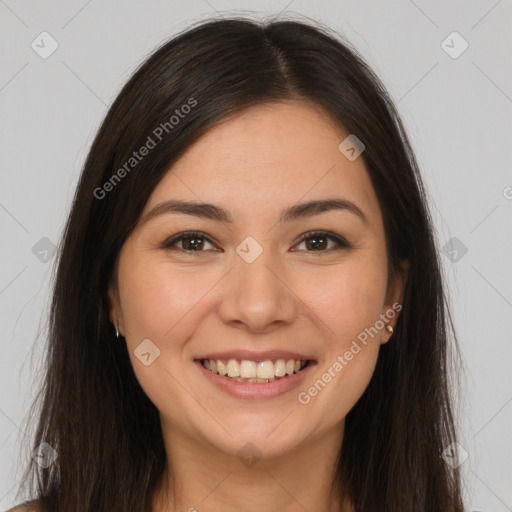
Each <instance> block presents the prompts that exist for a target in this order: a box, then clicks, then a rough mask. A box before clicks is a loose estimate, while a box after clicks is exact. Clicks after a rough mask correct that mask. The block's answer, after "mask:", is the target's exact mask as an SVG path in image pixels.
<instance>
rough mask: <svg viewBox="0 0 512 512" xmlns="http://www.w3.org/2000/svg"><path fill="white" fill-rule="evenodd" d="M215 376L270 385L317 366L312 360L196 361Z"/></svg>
mask: <svg viewBox="0 0 512 512" xmlns="http://www.w3.org/2000/svg"><path fill="white" fill-rule="evenodd" d="M195 361H196V362H198V363H200V364H201V365H202V366H203V368H205V369H206V370H208V371H209V372H211V373H212V374H214V375H219V376H221V377H225V378H226V379H229V380H233V381H236V382H242V383H247V384H269V383H272V382H275V381H278V380H282V379H287V378H289V377H290V376H293V375H296V374H298V373H301V372H302V371H304V370H305V369H306V368H308V367H309V366H311V365H313V364H315V361H314V360H312V359H307V360H306V359H283V358H279V359H266V360H263V361H253V360H250V359H196V360H195Z"/></svg>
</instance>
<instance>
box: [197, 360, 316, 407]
mask: <svg viewBox="0 0 512 512" xmlns="http://www.w3.org/2000/svg"><path fill="white" fill-rule="evenodd" d="M283 353H284V352H280V354H283ZM230 355H233V353H231V354H230ZM244 358H245V357H244ZM244 358H242V359H244ZM265 358H266V359H272V357H265ZM204 359H208V358H207V357H205V358H204ZM212 359H215V358H214V357H212ZM217 359H219V358H217ZM231 359H235V358H234V357H232V358H231ZM245 359H249V358H248V357H246V358H245ZM278 359H279V358H278ZM283 359H285V358H283ZM290 359H294V358H293V357H290ZM263 360H264V359H263ZM309 361H310V362H309V364H308V365H307V366H306V367H305V368H304V369H303V370H301V371H300V372H299V373H294V374H293V375H288V376H287V377H283V378H282V379H278V380H275V381H274V382H269V383H267V384H258V383H257V382H238V381H236V380H233V379H230V378H228V377H224V376H222V375H217V374H215V373H212V372H211V371H210V370H207V369H206V368H205V367H204V366H203V365H202V364H201V360H197V359H196V360H194V363H195V365H196V366H197V368H198V369H199V371H200V372H201V373H202V374H203V375H204V376H205V377H206V378H207V379H208V380H209V382H210V383H212V384H213V385H214V386H215V387H217V389H220V390H221V391H224V392H225V393H228V394H230V395H231V396H234V397H236V398H244V399H250V400H251V399H252V400H261V399H268V398H275V397H278V396H281V395H284V394H286V393H289V392H290V391H292V390H293V389H295V388H297V387H299V386H300V385H301V384H302V383H303V382H304V380H305V379H306V378H307V377H308V375H309V374H310V372H311V371H312V369H313V367H314V366H315V365H316V361H314V360H311V359H310V360H309Z"/></svg>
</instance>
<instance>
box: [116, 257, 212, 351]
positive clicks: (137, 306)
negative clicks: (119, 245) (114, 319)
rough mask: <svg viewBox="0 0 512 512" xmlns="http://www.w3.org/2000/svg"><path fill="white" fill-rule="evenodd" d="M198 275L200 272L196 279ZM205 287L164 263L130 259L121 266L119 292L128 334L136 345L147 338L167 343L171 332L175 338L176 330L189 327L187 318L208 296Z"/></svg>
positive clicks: (188, 274)
mask: <svg viewBox="0 0 512 512" xmlns="http://www.w3.org/2000/svg"><path fill="white" fill-rule="evenodd" d="M123 263H124V264H123ZM198 275H199V273H197V272H196V274H195V277H196V278H198ZM197 281H198V279H197ZM203 282H204V279H203ZM204 286H205V285H204V284H203V285H202V286H199V282H195V280H194V274H193V273H188V272H177V271H176V270H175V269H172V268H171V266H170V265H169V264H168V262H165V261H162V260H161V259H160V260H158V259H157V258H155V259H154V260H152V261H148V259H147V258H142V257H140V258H137V256H136V255H133V254H131V255H129V256H127V258H126V260H125V261H124V262H123V260H121V261H120V265H119V290H120V296H121V305H122V311H123V318H124V323H125V329H126V332H127V334H128V335H129V336H130V337H131V338H132V339H133V340H134V342H135V341H136V340H137V339H144V338H150V339H154V340H159V341H160V342H163V341H164V340H165V339H166V337H168V336H170V335H171V331H172V337H173V338H175V337H176V330H177V329H178V328H179V327H181V324H182V323H186V321H185V322H182V319H186V318H187V316H188V314H189V313H191V312H192V311H193V308H194V305H195V304H196V303H197V302H198V301H199V300H200V299H201V297H202V295H204ZM127 339H128V337H127ZM128 341H130V340H128Z"/></svg>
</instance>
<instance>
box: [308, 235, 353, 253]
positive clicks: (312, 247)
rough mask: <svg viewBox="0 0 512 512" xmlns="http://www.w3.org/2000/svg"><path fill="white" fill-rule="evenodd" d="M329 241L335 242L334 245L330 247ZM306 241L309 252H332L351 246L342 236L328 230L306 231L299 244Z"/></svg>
mask: <svg viewBox="0 0 512 512" xmlns="http://www.w3.org/2000/svg"><path fill="white" fill-rule="evenodd" d="M329 242H333V243H334V247H332V246H331V247H330V248H328V247H329ZM302 243H305V246H306V251H307V252H330V251H332V250H338V249H341V248H349V247H350V245H349V244H348V243H347V242H346V241H345V240H344V239H343V238H341V237H339V236H337V235H335V234H333V233H328V232H326V231H314V232H310V233H306V234H305V235H304V236H303V237H302V238H301V240H300V242H299V244H298V245H300V244H302Z"/></svg>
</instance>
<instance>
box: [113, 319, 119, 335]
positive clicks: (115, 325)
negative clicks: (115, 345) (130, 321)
mask: <svg viewBox="0 0 512 512" xmlns="http://www.w3.org/2000/svg"><path fill="white" fill-rule="evenodd" d="M114 328H115V330H116V338H119V330H118V328H117V322H114Z"/></svg>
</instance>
